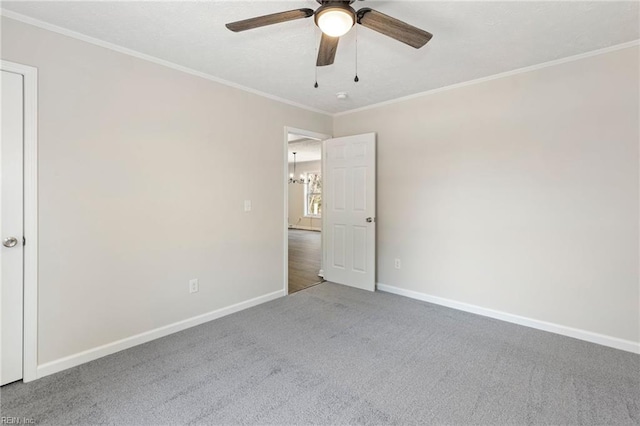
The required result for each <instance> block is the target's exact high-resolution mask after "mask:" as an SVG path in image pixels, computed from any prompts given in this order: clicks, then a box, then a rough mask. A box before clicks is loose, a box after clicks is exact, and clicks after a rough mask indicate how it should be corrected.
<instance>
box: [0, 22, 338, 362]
mask: <svg viewBox="0 0 640 426" xmlns="http://www.w3.org/2000/svg"><path fill="white" fill-rule="evenodd" d="M1 52H2V59H5V60H9V61H13V62H18V63H21V64H26V65H31V66H35V67H37V68H38V71H39V114H40V115H39V132H40V133H39V156H40V157H39V173H40V175H39V203H40V206H39V214H40V223H39V225H40V269H39V274H40V287H39V312H38V316H39V319H38V321H39V334H38V336H39V355H38V358H39V363H40V364H42V363H45V362H48V361H52V360H56V359H59V358H61V357H65V356H68V355H72V354H76V353H78V352H80V351H83V350H87V349H90V348H94V347H97V346H100V345H103V344H107V343H110V342H113V341H115V340H118V339H122V338H125V337H128V336H132V335H135V334H137V333H141V332H145V331H148V330H151V329H154V328H157V327H160V326H164V325H167V324H171V323H174V322H176V321H180V320H183V319H186V318H190V317H193V316H196V315H199V314H203V313H206V312H209V311H212V310H215V309H218V308H221V307H226V306H229V305H231V304H234V303H238V302H241V301H245V300H248V299H251V298H254V297H258V296H261V295H265V294H268V293H271V292H274V291H277V290H281V289H283V279H284V278H283V277H284V271H283V264H284V258H283V241H284V229H283V225H282V218H283V217H284V214H285V212H284V211H283V209H284V207H283V206H284V198H283V197H284V194H283V183H282V179H283V178H284V170H283V158H284V151H283V150H284V144H283V137H284V136H283V134H284V133H283V132H284V126H293V127H295V128H300V129H306V130H310V131H315V132H321V133H330V132H331V117H329V116H325V115H321V114H317V113H313V112H309V111H306V110H302V109H299V108H295V107H292V106H288V105H285V104H282V103H278V102H275V101H272V100H269V99H266V98H263V97H260V96H256V95H253V94H250V93H247V92H244V91H241V90H237V89H234V88H230V87H227V86H224V85H221V84H218V83H215V82H211V81H208V80H205V79H201V78H198V77H194V76H191V75H188V74H185V73H182V72H179V71H176V70H173V69H169V68H166V67H163V66H160V65H157V64H153V63H150V62H146V61H143V60H140V59H136V58H133V57H130V56H127V55H123V54H121V53H117V52H114V51H111V50H108V49H104V48H101V47H97V46H95V45H92V44H88V43H85V42H82V41H78V40H75V39H72V38H68V37H65V36H62V35H59V34H56V33H52V32H49V31H46V30H43V29H39V28H35V27H32V26H29V25H26V24H23V23H19V22H17V21H13V20H11V19H7V18H4V17H3V18H2V51H1ZM247 171H250V172H247ZM257 176H259V178H256V177H257ZM244 199H251V200H252V202H253V211H252V212H250V213H244V212H243V200H244ZM191 278H198V279H199V280H200V291H199V293H196V294H194V295H190V294H189V293H188V280H189V279H191Z"/></svg>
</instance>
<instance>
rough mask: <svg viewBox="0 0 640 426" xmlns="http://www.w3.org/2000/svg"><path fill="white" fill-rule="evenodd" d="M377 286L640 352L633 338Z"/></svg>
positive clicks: (438, 303) (401, 293)
mask: <svg viewBox="0 0 640 426" xmlns="http://www.w3.org/2000/svg"><path fill="white" fill-rule="evenodd" d="M376 287H377V289H378V290H380V291H385V292H387V293H393V294H397V295H400V296H405V297H409V298H411V299H417V300H422V301H424V302H429V303H434V304H436V305H441V306H446V307H448V308H453V309H457V310H460V311H465V312H471V313H473V314H477V315H482V316H485V317H489V318H495V319H498V320H502V321H506V322H510V323H513V324H519V325H524V326H526V327H531V328H536V329H538V330H543V331H548V332H551V333H556V334H560V335H563V336H568V337H573V338H574V339H580V340H585V341H587V342H591V343H597V344H598V345H603V346H609V347H612V348H615V349H620V350H623V351H627V352H633V353H637V354H640V343H638V342H634V341H631V340H624V339H619V338H617V337H612V336H607V335H604V334H599V333H593V332H591V331H586V330H581V329H578V328H573V327H567V326H564V325H560V324H554V323H551V322H546V321H540V320H537V319H533V318H527V317H522V316H519V315H514V314H509V313H507V312H501V311H495V310H493V309H488V308H483V307H481V306H477V305H471V304H468V303H463V302H458V301H455V300H451V299H445V298H443V297H437V296H431V295H429V294H425V293H419V292H417V291H412V290H405V289H403V288H399V287H394V286H390V285H386V284H382V283H378V284H377V285H376Z"/></svg>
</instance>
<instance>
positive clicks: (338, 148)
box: [322, 133, 376, 291]
mask: <svg viewBox="0 0 640 426" xmlns="http://www.w3.org/2000/svg"><path fill="white" fill-rule="evenodd" d="M323 144H324V145H323V146H324V150H323V152H324V167H323V173H324V187H323V198H324V200H323V203H324V205H323V209H322V214H323V216H324V224H323V228H322V231H323V233H324V237H325V244H324V255H325V256H324V279H325V280H327V281H331V282H335V283H339V284H344V285H348V286H351V287H357V288H361V289H364V290H370V291H374V290H375V288H376V223H375V216H376V134H375V133H367V134H364V135H356V136H347V137H342V138H335V139H327V140H325V141H324V142H323Z"/></svg>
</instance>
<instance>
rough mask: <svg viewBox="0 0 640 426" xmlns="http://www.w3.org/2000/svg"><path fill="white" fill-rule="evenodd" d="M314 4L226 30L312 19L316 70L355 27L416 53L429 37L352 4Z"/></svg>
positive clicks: (329, 0)
mask: <svg viewBox="0 0 640 426" xmlns="http://www.w3.org/2000/svg"><path fill="white" fill-rule="evenodd" d="M316 1H317V2H318V3H320V7H319V8H318V9H316V10H315V11H314V10H313V9H308V8H303V9H295V10H288V11H286V12H279V13H273V14H271V15H264V16H258V17H256V18H250V19H245V20H242V21H237V22H231V23H229V24H227V25H226V27H227V28H228V29H230V30H231V31H234V32H239V31H246V30H251V29H253V28H259V27H264V26H266V25H272V24H279V23H281V22H287V21H293V20H296V19H303V18H309V17H311V16H313V17H314V21H315V24H316V25H317V26H318V27H319V28H320V30H321V31H322V38H321V40H320V47H319V48H318V59H317V61H316V66H319V67H322V66H325V65H331V64H333V61H334V59H335V57H336V50H337V49H338V42H339V41H340V37H341V36H343V35H345V34H346V33H348V32H349V30H350V29H351V28H352V27H353V26H354V25H355V24H356V23H358V24H360V25H362V26H365V27H367V28H370V29H372V30H374V31H377V32H379V33H381V34H384V35H386V36H388V37H391V38H393V39H396V40H398V41H401V42H403V43H405V44H408V45H409V46H411V47H414V48H416V49H420V48H421V47H422V46H424V45H425V44H427V42H428V41H429V40H431V37H433V35H432V34H431V33H429V32H427V31H424V30H421V29H420V28H416V27H414V26H413V25H409V24H407V23H406V22H403V21H400V20H399V19H396V18H393V17H391V16H388V15H385V14H384V13H381V12H378V11H376V10H373V9H371V8H368V7H364V8H362V9H359V10H357V11H356V10H355V9H353V8H352V7H351V6H350V5H351V3H353V2H354V1H355V0H316Z"/></svg>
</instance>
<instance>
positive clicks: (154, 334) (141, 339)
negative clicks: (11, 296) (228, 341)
mask: <svg viewBox="0 0 640 426" xmlns="http://www.w3.org/2000/svg"><path fill="white" fill-rule="evenodd" d="M284 295H285V294H284V290H278V291H274V292H273V293H269V294H265V295H263V296H259V297H256V298H254V299H250V300H246V301H244V302H240V303H236V304H235V305H231V306H227V307H225V308H221V309H216V310H215V311H211V312H207V313H206V314H202V315H198V316H195V317H192V318H188V319H186V320H182V321H178V322H175V323H173V324H169V325H165V326H164V327H159V328H156V329H154V330H150V331H146V332H144V333H140V334H136V335H135V336H131V337H127V338H125V339H122V340H117V341H115V342H111V343H107V344H106V345H102V346H98V347H96V348H92V349H88V350H86V351H83V352H80V353H77V354H73V355H70V356H67V357H64V358H60V359H57V360H55V361H50V362H47V363H45V364H42V365H39V366H38V368H37V378H38V379H39V378H41V377H44V376H48V375H50V374H54V373H57V372H59V371H62V370H66V369H67V368H71V367H75V366H77V365H80V364H84V363H86V362H89V361H93V360H95V359H98V358H102V357H103V356H106V355H111V354H113V353H115V352H119V351H121V350H124V349H128V348H131V347H133V346H137V345H141V344H143V343H146V342H149V341H151V340H155V339H159V338H160V337H164V336H167V335H169V334H172V333H176V332H178V331H182V330H185V329H187V328H190V327H194V326H196V325H200V324H203V323H205V322H208V321H211V320H214V319H217V318H221V317H224V316H226V315H230V314H233V313H235V312H238V311H242V310H244V309H247V308H251V307H253V306H257V305H260V304H262V303H265V302H269V301H271V300H274V299H277V298H279V297H282V296H284Z"/></svg>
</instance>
